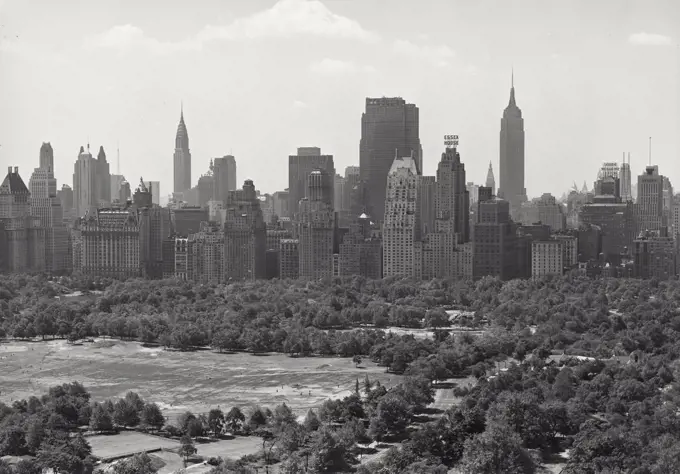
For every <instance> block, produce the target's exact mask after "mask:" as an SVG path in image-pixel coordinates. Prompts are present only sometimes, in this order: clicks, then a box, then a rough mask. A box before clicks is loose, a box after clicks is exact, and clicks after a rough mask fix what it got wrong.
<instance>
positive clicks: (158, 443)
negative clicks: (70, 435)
mask: <svg viewBox="0 0 680 474" xmlns="http://www.w3.org/2000/svg"><path fill="white" fill-rule="evenodd" d="M87 442H88V443H90V446H92V454H93V455H95V456H97V457H98V458H101V459H104V460H106V459H112V458H118V457H122V456H125V455H128V454H131V453H139V452H142V451H153V450H156V449H161V448H165V449H174V448H179V442H177V441H175V440H172V439H165V438H161V437H159V436H150V435H147V434H144V433H137V432H134V431H125V432H122V433H119V434H117V435H101V436H88V437H87Z"/></svg>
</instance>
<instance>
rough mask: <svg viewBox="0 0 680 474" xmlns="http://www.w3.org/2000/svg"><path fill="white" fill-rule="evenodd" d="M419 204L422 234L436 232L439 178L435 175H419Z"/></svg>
mask: <svg viewBox="0 0 680 474" xmlns="http://www.w3.org/2000/svg"><path fill="white" fill-rule="evenodd" d="M418 180H419V181H420V183H419V184H418V193H419V195H418V205H419V206H420V228H421V235H422V236H423V237H424V236H426V235H427V234H429V233H431V232H434V231H435V227H434V221H435V219H436V212H437V211H436V209H435V208H436V200H437V178H436V177H435V176H418Z"/></svg>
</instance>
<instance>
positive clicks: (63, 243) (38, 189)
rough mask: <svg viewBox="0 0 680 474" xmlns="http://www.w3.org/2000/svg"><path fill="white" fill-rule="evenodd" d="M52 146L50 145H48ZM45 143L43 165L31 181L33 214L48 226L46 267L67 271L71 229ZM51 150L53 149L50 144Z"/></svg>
mask: <svg viewBox="0 0 680 474" xmlns="http://www.w3.org/2000/svg"><path fill="white" fill-rule="evenodd" d="M48 145H49V144H48ZM44 148H45V144H43V146H42V147H41V149H40V164H44V165H45V167H44V168H43V167H40V168H36V169H35V170H34V171H33V174H32V175H31V178H30V180H29V181H28V187H29V191H30V193H31V198H30V201H29V203H30V214H31V215H32V216H35V217H37V218H38V219H39V220H40V227H42V228H43V229H45V270H46V271H47V272H50V273H53V272H56V273H58V272H64V271H67V270H68V269H70V267H71V265H70V262H71V259H69V254H68V230H67V228H66V226H65V225H64V212H63V208H62V206H61V200H60V199H59V198H58V197H57V180H56V179H55V178H54V170H53V168H52V166H53V161H52V160H50V159H49V157H46V156H45V154H44ZM49 151H50V152H51V151H52V147H51V146H50V148H49Z"/></svg>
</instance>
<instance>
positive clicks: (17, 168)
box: [14, 166, 19, 174]
mask: <svg viewBox="0 0 680 474" xmlns="http://www.w3.org/2000/svg"><path fill="white" fill-rule="evenodd" d="M14 174H19V167H18V166H15V167H14Z"/></svg>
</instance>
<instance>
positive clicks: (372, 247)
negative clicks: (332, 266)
mask: <svg viewBox="0 0 680 474" xmlns="http://www.w3.org/2000/svg"><path fill="white" fill-rule="evenodd" d="M381 248H382V239H381V236H380V230H379V228H378V227H377V226H376V225H374V224H373V223H372V222H371V219H370V218H369V217H368V216H367V215H366V214H361V215H360V216H359V217H358V218H356V219H354V221H353V222H352V223H351V224H350V226H349V229H348V232H347V233H346V234H345V235H344V236H343V237H342V243H341V244H340V246H339V253H338V273H339V276H342V277H346V276H362V277H364V278H367V279H369V280H379V279H380V278H382V252H381Z"/></svg>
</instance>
